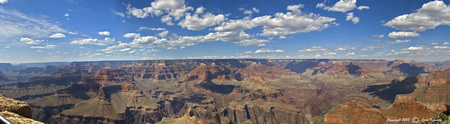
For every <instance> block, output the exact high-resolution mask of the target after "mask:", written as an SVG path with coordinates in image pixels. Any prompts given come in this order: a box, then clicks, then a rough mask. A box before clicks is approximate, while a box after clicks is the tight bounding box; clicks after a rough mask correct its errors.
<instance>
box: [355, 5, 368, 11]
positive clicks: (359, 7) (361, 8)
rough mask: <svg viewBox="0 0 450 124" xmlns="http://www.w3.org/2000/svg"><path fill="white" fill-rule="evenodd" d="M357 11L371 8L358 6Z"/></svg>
mask: <svg viewBox="0 0 450 124" xmlns="http://www.w3.org/2000/svg"><path fill="white" fill-rule="evenodd" d="M356 9H358V10H360V11H361V10H363V9H370V7H369V6H358V8H356Z"/></svg>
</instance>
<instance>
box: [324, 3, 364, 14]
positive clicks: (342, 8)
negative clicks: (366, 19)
mask: <svg viewBox="0 0 450 124" xmlns="http://www.w3.org/2000/svg"><path fill="white" fill-rule="evenodd" d="M316 8H322V9H324V10H328V11H336V12H343V13H345V12H347V11H350V10H353V9H355V8H356V0H339V1H338V2H336V4H334V5H333V6H332V7H330V6H326V5H325V4H324V3H319V4H317V5H316Z"/></svg>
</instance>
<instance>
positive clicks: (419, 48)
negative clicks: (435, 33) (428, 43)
mask: <svg viewBox="0 0 450 124" xmlns="http://www.w3.org/2000/svg"><path fill="white" fill-rule="evenodd" d="M425 49H426V48H425V47H424V46H410V47H408V48H404V49H402V50H403V51H420V50H425Z"/></svg>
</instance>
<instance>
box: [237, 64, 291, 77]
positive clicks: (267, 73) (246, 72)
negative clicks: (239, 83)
mask: <svg viewBox="0 0 450 124" xmlns="http://www.w3.org/2000/svg"><path fill="white" fill-rule="evenodd" d="M236 74H237V75H240V76H241V77H245V78H248V77H263V78H268V79H277V78H279V77H280V76H294V75H297V74H296V73H295V72H292V71H289V70H287V69H283V68H282V67H279V66H266V65H263V64H256V63H254V64H252V65H250V66H247V67H245V68H243V69H239V70H238V71H237V72H236Z"/></svg>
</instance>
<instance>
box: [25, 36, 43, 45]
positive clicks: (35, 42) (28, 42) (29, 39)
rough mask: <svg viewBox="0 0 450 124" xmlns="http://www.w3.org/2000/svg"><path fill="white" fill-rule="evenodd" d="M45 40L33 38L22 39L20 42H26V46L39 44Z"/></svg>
mask: <svg viewBox="0 0 450 124" xmlns="http://www.w3.org/2000/svg"><path fill="white" fill-rule="evenodd" d="M42 41H43V40H33V39H31V38H26V37H22V38H20V42H24V43H25V44H38V43H41V42H42Z"/></svg>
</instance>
